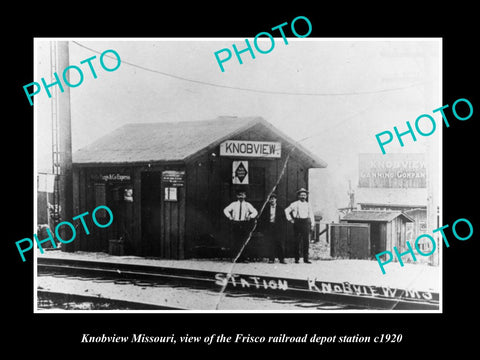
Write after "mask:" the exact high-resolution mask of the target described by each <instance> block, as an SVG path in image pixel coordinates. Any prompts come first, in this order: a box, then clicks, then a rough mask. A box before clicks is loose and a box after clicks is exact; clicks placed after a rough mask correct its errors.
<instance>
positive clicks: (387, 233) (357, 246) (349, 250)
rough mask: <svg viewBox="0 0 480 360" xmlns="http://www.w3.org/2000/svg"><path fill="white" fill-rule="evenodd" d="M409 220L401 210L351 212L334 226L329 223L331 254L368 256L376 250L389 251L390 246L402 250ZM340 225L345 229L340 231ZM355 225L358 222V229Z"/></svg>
mask: <svg viewBox="0 0 480 360" xmlns="http://www.w3.org/2000/svg"><path fill="white" fill-rule="evenodd" d="M413 221H414V220H413V219H412V218H411V217H410V216H408V215H406V214H405V213H402V212H401V211H374V210H354V211H351V212H350V213H348V214H346V215H345V216H344V217H343V218H342V219H341V220H340V224H337V225H339V226H338V229H337V228H335V226H331V242H332V244H331V253H332V256H345V255H348V257H350V258H356V259H369V258H374V257H375V254H377V253H379V252H382V251H386V250H389V251H392V249H393V247H394V246H396V247H397V249H398V250H399V251H401V252H403V251H405V250H407V249H408V248H407V247H406V223H408V222H413ZM342 225H343V227H348V229H349V230H348V231H346V230H344V231H343V232H342V230H341V227H342ZM355 225H358V226H357V228H358V229H355ZM366 227H367V228H368V229H366ZM340 249H344V250H340Z"/></svg>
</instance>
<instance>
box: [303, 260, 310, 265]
mask: <svg viewBox="0 0 480 360" xmlns="http://www.w3.org/2000/svg"><path fill="white" fill-rule="evenodd" d="M303 263H304V264H311V263H312V262H311V261H309V260H303Z"/></svg>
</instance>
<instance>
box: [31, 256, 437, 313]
mask: <svg viewBox="0 0 480 360" xmlns="http://www.w3.org/2000/svg"><path fill="white" fill-rule="evenodd" d="M37 264H38V265H37V266H38V275H40V276H41V275H53V276H66V277H73V278H82V279H96V280H97V281H98V280H101V281H111V282H114V283H116V284H133V285H140V286H168V287H182V288H190V289H197V290H202V289H203V290H208V291H215V292H219V291H220V290H223V291H224V292H225V295H226V296H229V297H257V298H268V299H270V300H271V301H273V302H277V303H283V304H293V305H295V307H297V308H299V309H319V310H320V309H323V310H352V309H365V310H367V309H384V310H385V309H388V310H392V309H413V310H437V309H438V294H436V295H437V297H435V298H434V299H433V300H430V301H425V300H424V299H420V300H423V301H420V300H419V299H405V298H403V299H402V298H401V296H400V297H398V298H384V297H367V296H358V294H357V295H346V294H336V293H323V292H315V291H311V288H309V287H307V286H306V283H305V281H304V280H297V279H278V278H273V277H266V276H254V275H245V274H241V275H238V274H236V275H234V274H226V273H218V272H214V271H205V270H192V269H181V268H173V267H159V266H150V265H138V264H124V263H113V262H101V261H88V260H72V259H55V258H41V257H39V258H38V259H37ZM287 281H288V285H287Z"/></svg>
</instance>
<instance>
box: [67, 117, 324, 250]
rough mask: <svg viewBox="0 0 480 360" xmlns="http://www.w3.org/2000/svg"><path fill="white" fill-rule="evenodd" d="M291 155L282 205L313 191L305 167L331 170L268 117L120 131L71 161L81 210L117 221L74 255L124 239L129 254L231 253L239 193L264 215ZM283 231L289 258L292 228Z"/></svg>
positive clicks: (77, 246) (81, 243)
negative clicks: (232, 214)
mask: <svg viewBox="0 0 480 360" xmlns="http://www.w3.org/2000/svg"><path fill="white" fill-rule="evenodd" d="M292 149H294V150H293V151H292V152H291V150H292ZM290 152H291V156H290V157H289V160H288V162H287V166H286V169H285V172H284V175H283V177H282V178H281V180H280V182H279V184H278V186H277V189H276V192H277V194H278V198H277V201H278V203H279V204H280V205H281V206H284V207H285V206H287V205H288V204H289V203H290V202H292V201H294V200H295V199H296V194H295V192H296V191H297V189H299V188H300V187H308V169H309V168H322V167H326V163H325V162H324V161H322V160H321V159H319V158H317V157H316V156H315V155H313V154H311V153H310V152H309V151H307V150H306V149H304V148H303V147H302V146H301V145H300V144H298V143H296V142H295V141H293V140H291V139H290V138H289V137H288V136H286V135H285V134H283V133H282V132H280V131H279V130H278V129H276V128H275V127H273V126H272V125H271V124H270V123H268V122H267V121H265V120H264V119H263V118H261V117H245V118H237V117H219V118H217V119H214V120H206V121H188V122H175V123H161V122H158V123H142V124H128V125H125V126H122V127H121V128H119V129H117V130H115V131H113V132H112V133H110V134H108V135H106V136H104V137H102V138H100V139H99V140H97V141H95V142H94V143H92V144H91V145H89V146H87V147H85V148H83V149H80V150H78V151H77V152H76V153H74V154H73V181H74V184H73V193H74V196H73V197H74V199H73V200H74V213H75V214H81V213H83V212H85V211H89V212H91V211H92V210H93V209H94V208H95V207H96V206H98V205H107V206H108V207H109V208H110V209H111V210H112V212H113V214H114V216H115V220H114V222H113V224H112V225H111V226H110V227H108V228H106V229H96V228H95V226H91V227H90V228H91V229H92V231H93V233H92V234H90V235H85V234H83V233H82V232H79V233H80V238H77V239H76V240H75V241H74V242H72V243H71V244H69V246H68V247H67V251H76V250H83V251H108V247H109V243H111V240H121V242H122V246H123V248H124V252H125V254H134V255H140V256H155V257H161V258H170V259H183V258H191V257H214V256H222V254H223V253H224V252H225V251H228V249H229V247H230V243H229V226H228V221H227V220H226V219H225V216H224V215H223V209H224V207H225V206H227V205H228V204H229V203H230V202H231V201H234V200H235V191H236V190H237V189H238V188H242V189H244V190H246V192H247V201H249V202H250V203H252V205H253V206H255V207H256V208H257V209H258V210H260V207H261V206H262V204H263V202H264V201H265V200H266V197H267V195H268V192H269V191H270V190H271V189H272V188H273V186H274V185H275V183H276V181H277V179H278V178H279V177H280V174H281V172H282V168H283V165H284V163H285V160H286V159H287V156H288V155H289V153H290ZM286 226H287V225H286ZM283 233H284V235H285V240H287V251H290V250H289V249H290V248H291V245H289V242H290V240H289V239H291V238H292V229H291V226H288V227H286V228H285V231H284V232H283ZM255 237H256V240H257V243H259V242H260V243H261V241H260V240H258V238H259V237H260V238H261V234H255ZM252 243H253V244H255V239H253V241H252Z"/></svg>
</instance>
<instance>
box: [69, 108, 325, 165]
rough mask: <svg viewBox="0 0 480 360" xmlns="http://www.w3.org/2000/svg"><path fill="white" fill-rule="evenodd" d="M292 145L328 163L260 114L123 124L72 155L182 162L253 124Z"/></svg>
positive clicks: (80, 159) (84, 160)
mask: <svg viewBox="0 0 480 360" xmlns="http://www.w3.org/2000/svg"><path fill="white" fill-rule="evenodd" d="M254 126H261V127H263V128H264V129H266V130H267V132H269V133H271V134H272V135H273V136H274V137H275V138H277V139H279V140H283V141H284V142H288V143H290V144H293V145H295V146H296V147H297V149H298V150H299V151H298V152H297V154H298V155H300V156H301V157H302V158H306V159H308V160H309V163H310V165H311V166H312V167H319V168H323V167H326V166H327V164H326V163H325V162H324V161H323V160H321V159H319V158H318V157H316V156H315V155H313V154H312V153H310V152H309V151H308V150H307V149H305V148H303V147H302V146H301V145H300V144H298V143H297V142H295V141H294V140H292V139H290V138H289V137H288V136H286V135H285V134H283V133H282V132H280V131H279V130H278V129H276V128H275V127H273V126H272V125H271V124H270V123H268V122H267V121H266V120H264V119H263V118H261V117H225V116H220V117H218V118H217V119H214V120H203V121H183V122H156V123H138V124H126V125H124V126H122V127H120V128H118V129H116V130H114V131H113V132H111V133H110V134H107V135H106V136H103V137H101V138H100V139H98V140H96V141H95V142H93V143H92V144H90V145H88V146H86V147H84V148H81V149H79V150H78V151H76V152H75V153H74V154H73V162H74V163H75V164H107V163H108V164H112V163H114V164H120V163H145V162H153V161H185V160H188V159H189V158H190V157H192V156H193V155H195V154H197V153H198V152H200V151H202V150H205V149H210V148H212V147H214V146H217V145H219V144H220V143H221V142H223V141H225V140H227V139H229V138H231V137H233V136H236V135H238V134H241V133H242V132H244V131H247V130H248V129H250V128H252V127H254Z"/></svg>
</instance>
